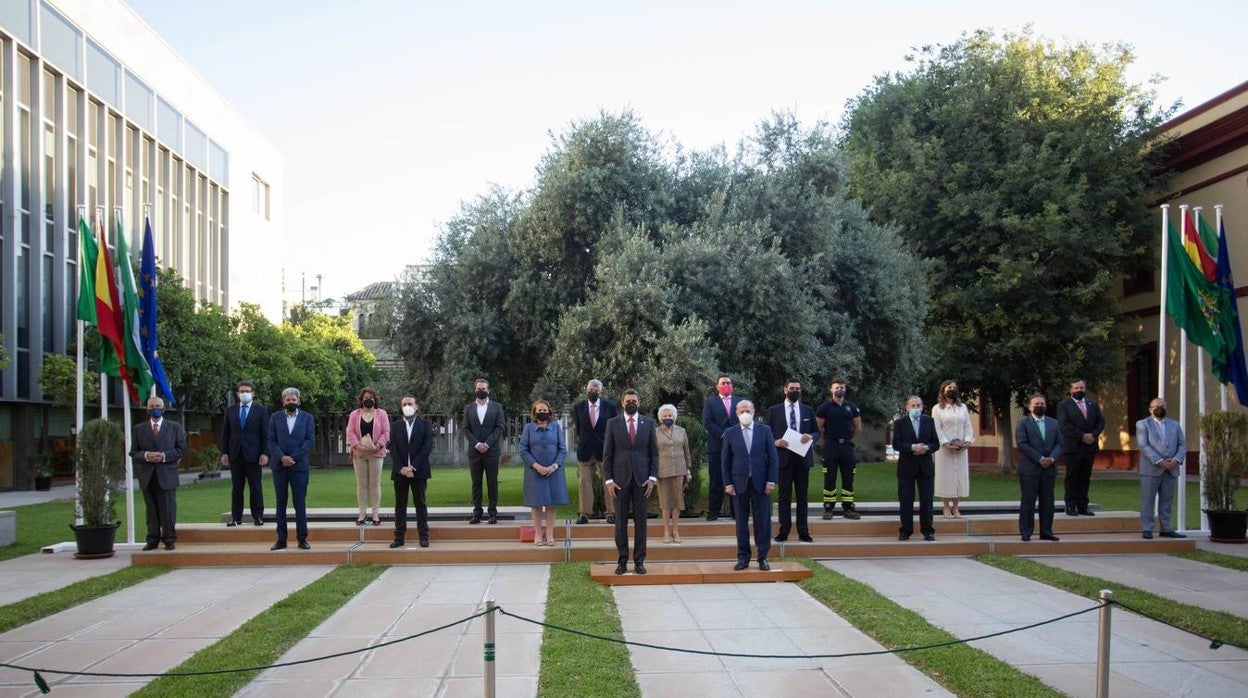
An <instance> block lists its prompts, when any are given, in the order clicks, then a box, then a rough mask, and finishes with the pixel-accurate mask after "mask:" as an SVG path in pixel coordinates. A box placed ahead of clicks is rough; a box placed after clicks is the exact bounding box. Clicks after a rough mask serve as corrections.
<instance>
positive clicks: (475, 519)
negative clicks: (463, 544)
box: [468, 514, 481, 524]
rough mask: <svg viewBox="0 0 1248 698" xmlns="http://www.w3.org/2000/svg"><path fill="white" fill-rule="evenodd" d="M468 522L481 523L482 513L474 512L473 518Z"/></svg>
mask: <svg viewBox="0 0 1248 698" xmlns="http://www.w3.org/2000/svg"><path fill="white" fill-rule="evenodd" d="M468 523H470V524H479V523H481V515H480V514H473V515H472V518H471V519H468Z"/></svg>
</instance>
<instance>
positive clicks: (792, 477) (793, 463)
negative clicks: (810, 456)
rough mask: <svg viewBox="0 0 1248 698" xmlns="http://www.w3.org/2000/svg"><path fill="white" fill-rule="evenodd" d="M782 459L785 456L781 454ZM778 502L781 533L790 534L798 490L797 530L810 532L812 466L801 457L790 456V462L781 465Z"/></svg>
mask: <svg viewBox="0 0 1248 698" xmlns="http://www.w3.org/2000/svg"><path fill="white" fill-rule="evenodd" d="M780 458H781V459H783V458H784V456H783V455H782V456H780ZM776 486H777V488H778V490H777V492H776V502H777V503H778V504H779V508H780V511H779V518H780V535H782V536H787V535H789V530H790V528H792V525H793V524H792V519H793V511H792V509H793V507H792V504H791V502H792V499H793V491H794V489H796V490H797V532H798V533H810V524H809V523H807V510H808V509H809V508H810V468H807V467H806V466H805V465H804V464H803V463H802V459H801V458H790V459H789V462H788V464H784V465H781V466H780V482H778V483H776Z"/></svg>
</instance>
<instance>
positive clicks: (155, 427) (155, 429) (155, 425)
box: [152, 422, 160, 439]
mask: <svg viewBox="0 0 1248 698" xmlns="http://www.w3.org/2000/svg"><path fill="white" fill-rule="evenodd" d="M159 437H160V423H159V422H152V438H153V439H155V438H159Z"/></svg>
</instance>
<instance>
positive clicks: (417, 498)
mask: <svg viewBox="0 0 1248 698" xmlns="http://www.w3.org/2000/svg"><path fill="white" fill-rule="evenodd" d="M428 486H429V481H428V480H425V479H423V478H414V477H403V476H402V475H400V476H399V479H397V480H395V481H394V539H395V540H397V541H401V540H403V539H404V537H405V536H407V494H408V492H411V494H412V505H413V506H415V507H416V532H417V533H419V534H420V535H421V536H422V537H424V536H428V535H429V506H428V505H427V504H425V488H426V487H428Z"/></svg>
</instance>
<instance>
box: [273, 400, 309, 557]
mask: <svg viewBox="0 0 1248 698" xmlns="http://www.w3.org/2000/svg"><path fill="white" fill-rule="evenodd" d="M301 397H302V396H301V395H300V393H299V389H298V388H286V389H285V390H283V391H282V411H281V412H275V413H273V416H272V417H270V418H269V444H268V450H269V470H271V471H272V472H273V489H274V490H275V491H276V493H277V505H276V506H275V507H274V509H275V510H276V512H275V513H276V518H277V542H276V543H274V544H273V547H272V548H269V549H270V550H283V549H285V548H286V534H287V530H286V501H287V498H289V499H292V500H294V506H295V537H296V538H297V540H298V541H299V549H300V550H308V549H309V548H311V546H310V545H308V477H309V475H310V474H311V463H310V461H309V459H308V454H309V453H310V452H311V451H312V444H313V443H314V442H315V439H316V422H315V420H313V419H312V415H310V414H308V413H307V412H304V411H303V410H301V409H299V403H300V398H301Z"/></svg>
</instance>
